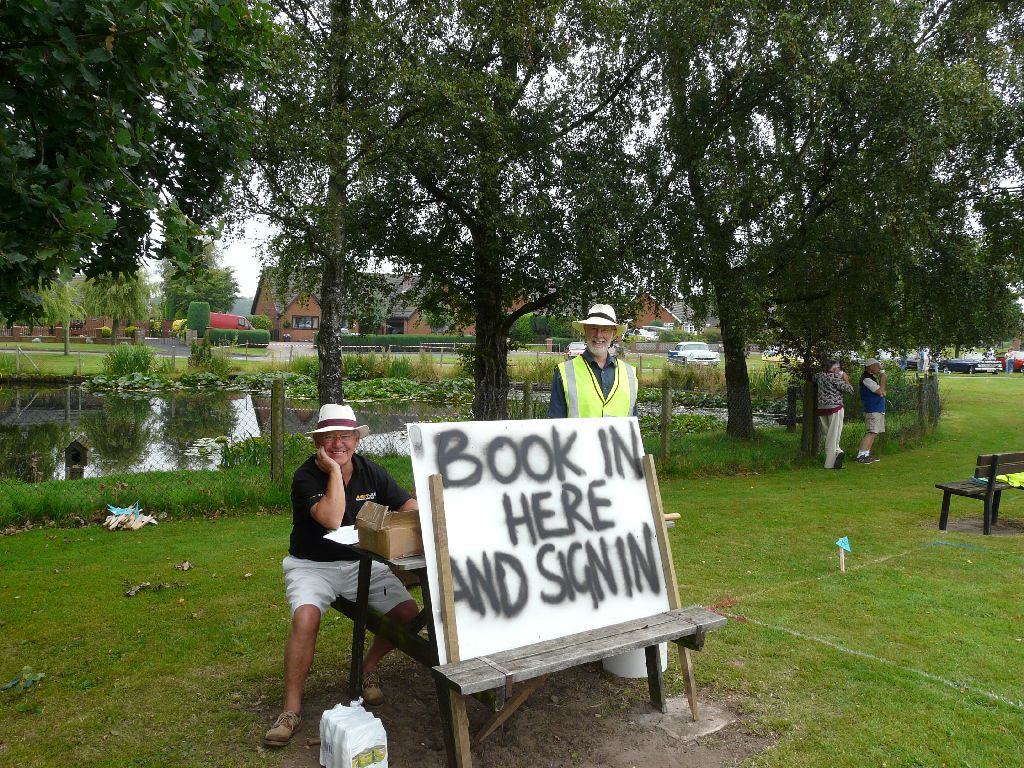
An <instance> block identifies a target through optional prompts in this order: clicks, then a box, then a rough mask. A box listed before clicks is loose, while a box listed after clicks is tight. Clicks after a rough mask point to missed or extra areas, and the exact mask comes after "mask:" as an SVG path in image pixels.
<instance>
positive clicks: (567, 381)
mask: <svg viewBox="0 0 1024 768" xmlns="http://www.w3.org/2000/svg"><path fill="white" fill-rule="evenodd" d="M558 371H559V373H560V375H561V377H562V391H563V392H564V393H565V402H566V404H567V405H568V407H569V416H570V418H574V419H577V418H584V419H586V418H590V417H592V416H630V415H632V413H633V408H634V407H635V406H636V369H634V368H633V366H632V365H629V364H628V363H624V362H622V360H619V359H616V360H615V383H614V384H613V385H612V388H611V390H610V391H609V392H608V397H607V399H606V398H605V396H604V392H603V391H602V390H601V382H600V380H599V379H598V378H597V376H595V375H594V370H593V368H591V367H590V364H589V363H588V362H587V361H586V360H585V359H584V358H583V355H577V356H576V357H574V358H573V359H572V360H566V361H565V362H564V363H559V365H558Z"/></svg>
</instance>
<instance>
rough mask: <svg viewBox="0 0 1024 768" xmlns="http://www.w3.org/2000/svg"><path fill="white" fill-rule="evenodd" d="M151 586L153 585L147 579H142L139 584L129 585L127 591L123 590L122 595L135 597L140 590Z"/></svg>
mask: <svg viewBox="0 0 1024 768" xmlns="http://www.w3.org/2000/svg"><path fill="white" fill-rule="evenodd" d="M152 586H153V585H152V584H150V583H149V582H148V581H144V582H142V583H141V584H133V585H132V586H131V587H129V588H128V591H127V592H125V593H124V595H125V597H135V596H136V595H137V594H139V592H141V591H142V590H144V589H149V588H151V587H152Z"/></svg>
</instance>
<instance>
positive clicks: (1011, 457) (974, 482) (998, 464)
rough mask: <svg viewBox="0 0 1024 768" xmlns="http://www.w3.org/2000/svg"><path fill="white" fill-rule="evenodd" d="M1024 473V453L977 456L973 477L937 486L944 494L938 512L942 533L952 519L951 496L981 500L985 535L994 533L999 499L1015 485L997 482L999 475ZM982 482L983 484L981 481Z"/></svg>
mask: <svg viewBox="0 0 1024 768" xmlns="http://www.w3.org/2000/svg"><path fill="white" fill-rule="evenodd" d="M1017 472H1024V453H984V454H982V455H980V456H978V460H977V461H976V462H975V466H974V478H975V479H971V480H957V481H955V482H952V483H936V484H935V487H936V488H938V489H939V490H940V491H942V510H941V512H940V513H939V530H940V531H944V530H946V523H947V522H948V520H949V500H950V498H951V497H952V496H964V497H966V498H969V499H980V500H981V501H983V502H984V505H985V509H984V533H985V535H986V536H988V535H989V534H991V533H992V526H993V525H995V524H996V522H998V520H999V500H1000V498H1001V497H1002V494H1003V491H1005V490H1006V489H1007V488H1012V487H1013V486H1011V485H1009V484H1008V483H1001V482H998V481H997V480H996V477H997V476H998V475H1008V474H1015V473H1017ZM980 481H983V482H980Z"/></svg>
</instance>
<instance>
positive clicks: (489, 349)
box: [473, 234, 508, 421]
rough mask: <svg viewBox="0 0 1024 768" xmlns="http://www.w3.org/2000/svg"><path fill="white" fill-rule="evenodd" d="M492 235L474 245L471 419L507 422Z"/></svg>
mask: <svg viewBox="0 0 1024 768" xmlns="http://www.w3.org/2000/svg"><path fill="white" fill-rule="evenodd" d="M497 248H498V245H497V238H496V237H494V235H493V234H490V235H484V236H483V237H481V238H479V240H478V242H477V243H476V276H475V280H474V282H475V286H474V289H473V292H474V295H475V296H476V360H475V364H474V367H473V378H474V380H475V383H476V391H475V393H474V394H473V418H474V420H476V421H497V420H503V419H507V418H508V312H507V311H506V310H505V308H504V307H503V306H502V291H501V267H500V261H499V259H498V258H497V257H496V256H495V255H494V251H496V250H497Z"/></svg>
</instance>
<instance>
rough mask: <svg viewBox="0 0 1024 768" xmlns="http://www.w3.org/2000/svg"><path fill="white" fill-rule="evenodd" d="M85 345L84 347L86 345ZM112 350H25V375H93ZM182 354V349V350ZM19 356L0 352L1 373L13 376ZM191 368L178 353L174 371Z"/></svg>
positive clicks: (90, 348)
mask: <svg viewBox="0 0 1024 768" xmlns="http://www.w3.org/2000/svg"><path fill="white" fill-rule="evenodd" d="M83 346H85V345H83ZM109 351H110V349H109V348H106V349H105V348H103V347H99V348H97V347H94V346H90V347H89V349H88V350H78V351H74V352H72V353H71V354H70V355H63V354H60V353H59V352H40V351H37V350H35V349H32V350H30V351H27V352H26V351H23V352H22V354H21V363H20V364H21V370H20V373H21V374H22V375H24V376H75V375H79V374H81V375H82V376H93V375H95V374H98V373H103V358H104V357H105V356H106V353H107V352H109ZM179 352H180V350H179ZM155 361H156V363H157V365H160V364H164V363H165V362H166V363H170V361H171V358H169V357H166V358H164V357H157V358H155ZM16 364H17V363H16V355H15V353H14V352H0V373H3V374H7V375H13V374H15V373H16V372H17V371H16ZM186 368H188V355H187V354H178V355H177V356H176V357H175V360H174V369H175V370H176V371H184V370H185V369H186Z"/></svg>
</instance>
